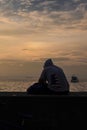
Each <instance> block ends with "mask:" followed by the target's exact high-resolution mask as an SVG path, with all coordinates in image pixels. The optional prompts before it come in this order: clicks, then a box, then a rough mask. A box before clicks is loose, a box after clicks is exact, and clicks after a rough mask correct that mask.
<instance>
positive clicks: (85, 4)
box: [0, 0, 87, 77]
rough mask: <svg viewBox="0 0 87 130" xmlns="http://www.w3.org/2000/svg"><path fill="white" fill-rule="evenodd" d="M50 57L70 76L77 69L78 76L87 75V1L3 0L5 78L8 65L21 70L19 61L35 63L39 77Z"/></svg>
mask: <svg viewBox="0 0 87 130" xmlns="http://www.w3.org/2000/svg"><path fill="white" fill-rule="evenodd" d="M47 58H52V59H53V60H54V62H55V63H56V64H57V65H61V67H65V71H66V73H69V74H72V73H73V70H74V67H77V68H78V70H77V69H76V68H75V70H77V71H76V73H79V74H80V70H81V68H82V70H83V71H82V70H81V73H82V75H83V76H84V77H85V76H86V75H87V69H86V71H85V73H84V70H85V68H87V1H86V0H67V1H65V0H0V73H1V75H7V74H6V73H5V72H4V71H3V70H4V69H6V66H9V65H10V66H11V67H10V68H9V67H8V68H7V69H9V70H10V69H13V68H14V67H16V68H17V66H15V64H16V63H17V64H18V62H19V61H20V62H21V64H22V65H23V64H24V62H29V64H28V65H30V64H31V63H32V64H34V65H35V66H36V70H35V69H34V72H33V68H32V71H31V73H32V74H35V73H36V72H37V71H40V70H41V68H40V67H41V63H42V64H43V62H44V61H45V59H47ZM33 62H34V63H33ZM19 64H20V63H19ZM36 64H37V65H36ZM12 65H13V66H12ZM22 65H21V67H23V66H22ZM67 66H68V67H70V68H71V73H70V69H69V70H68V69H66V67H67ZM33 67H34V66H33ZM24 68H26V67H25V66H24ZM2 69H3V70H2ZM7 69H6V71H7ZM27 69H29V68H28V67H27ZM23 72H24V71H23ZM29 72H30V71H29ZM29 72H28V73H29ZM13 73H14V72H13ZM24 73H25V72H24ZM11 74H12V73H11ZM8 75H9V74H8Z"/></svg>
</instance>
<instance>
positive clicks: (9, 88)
mask: <svg viewBox="0 0 87 130" xmlns="http://www.w3.org/2000/svg"><path fill="white" fill-rule="evenodd" d="M36 81H37V80H35V79H33V80H31V79H30V80H23V79H22V80H1V81H0V92H26V90H27V88H28V87H29V86H31V85H32V84H33V83H35V82H36ZM69 84H70V91H71V92H86V91H87V82H79V83H71V82H69Z"/></svg>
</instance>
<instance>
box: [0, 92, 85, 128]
mask: <svg viewBox="0 0 87 130" xmlns="http://www.w3.org/2000/svg"><path fill="white" fill-rule="evenodd" d="M0 121H1V124H2V125H3V126H2V127H4V126H6V123H8V124H11V125H8V126H9V127H8V129H9V130H10V128H11V126H12V125H13V126H12V128H11V130H14V129H13V127H14V126H15V124H16V125H17V126H18V127H19V126H20V128H21V127H22V125H23V128H24V130H25V129H26V130H28V129H29V128H30V129H35V130H36V129H41V130H43V128H44V130H46V129H51V128H52V129H56V128H57V129H58V128H59V127H61V126H63V125H64V128H67V127H68V123H69V124H70V123H71V125H72V127H73V126H74V127H73V129H75V128H76V126H75V125H76V124H77V123H78V122H79V123H78V125H79V126H80V125H82V128H83V125H84V122H87V92H70V93H69V94H68V95H27V93H25V92H1V93H0ZM61 122H62V123H61ZM22 123H23V124H22ZM65 125H66V127H65ZM27 128H28V129H27ZM0 129H1V128H0Z"/></svg>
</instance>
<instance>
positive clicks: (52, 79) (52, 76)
mask: <svg viewBox="0 0 87 130" xmlns="http://www.w3.org/2000/svg"><path fill="white" fill-rule="evenodd" d="M43 68H44V69H43V71H42V73H41V76H40V78H39V80H38V83H35V84H34V85H32V86H31V87H30V88H28V89H27V92H28V93H30V94H67V93H68V92H69V83H68V81H67V79H66V76H65V74H64V72H63V70H62V69H61V68H60V67H58V66H56V65H54V64H53V62H52V60H51V59H48V60H46V62H45V63H44V66H43Z"/></svg>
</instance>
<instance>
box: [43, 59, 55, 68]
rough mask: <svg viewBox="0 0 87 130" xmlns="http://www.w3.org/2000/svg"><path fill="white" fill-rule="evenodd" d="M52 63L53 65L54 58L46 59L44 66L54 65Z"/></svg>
mask: <svg viewBox="0 0 87 130" xmlns="http://www.w3.org/2000/svg"><path fill="white" fill-rule="evenodd" d="M52 65H53V62H52V60H51V59H48V60H46V61H45V63H44V66H43V67H44V68H45V67H48V66H52Z"/></svg>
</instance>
